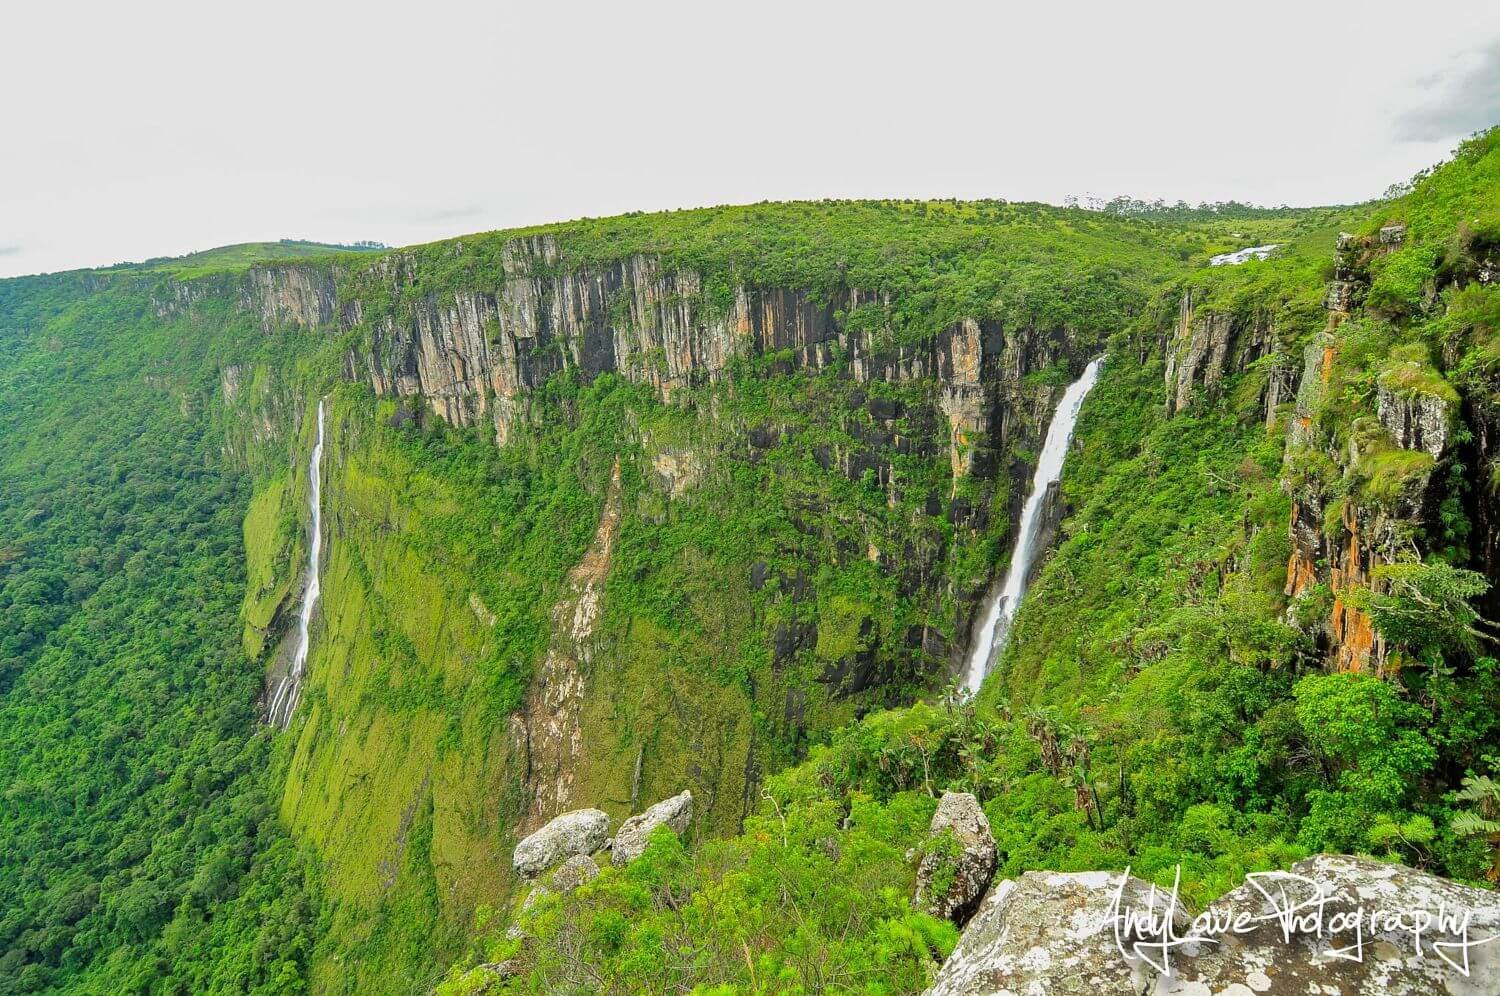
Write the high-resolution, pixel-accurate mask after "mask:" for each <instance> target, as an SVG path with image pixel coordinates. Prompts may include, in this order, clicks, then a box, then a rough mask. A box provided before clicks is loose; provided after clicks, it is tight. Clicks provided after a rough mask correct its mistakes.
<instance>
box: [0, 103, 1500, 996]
mask: <svg viewBox="0 0 1500 996" xmlns="http://www.w3.org/2000/svg"><path fill="white" fill-rule="evenodd" d="M1497 192H1500V136H1497V133H1494V132H1491V133H1487V134H1486V135H1483V136H1480V137H1477V138H1476V139H1474V140H1472V141H1471V142H1470V143H1466V144H1465V145H1464V146H1463V147H1461V148H1460V149H1459V150H1458V151H1457V152H1456V153H1455V155H1454V157H1453V159H1452V160H1451V161H1450V162H1448V163H1445V164H1444V165H1443V166H1441V167H1440V168H1438V169H1435V170H1433V171H1431V172H1430V173H1428V174H1425V175H1423V176H1421V177H1419V178H1418V180H1417V182H1416V183H1415V184H1414V185H1413V187H1412V189H1411V190H1410V191H1408V192H1406V193H1402V194H1400V195H1397V196H1393V197H1392V198H1390V199H1385V200H1380V201H1374V202H1369V203H1365V204H1359V205H1352V206H1342V207H1328V208H1307V209H1260V208H1247V207H1245V206H1243V205H1237V206H1229V207H1225V206H1222V205H1221V206H1217V207H1212V206H1209V207H1204V208H1202V209H1199V210H1191V211H1189V210H1185V209H1182V208H1173V209H1170V210H1168V209H1165V208H1162V209H1159V210H1156V209H1148V210H1144V212H1142V211H1141V210H1139V209H1133V210H1134V211H1135V213H1131V214H1127V213H1119V212H1114V211H1110V210H1086V209H1080V208H1056V207H1050V206H1047V205H1040V204H1021V203H1008V202H1003V201H974V202H968V201H824V202H806V203H792V204H757V205H748V206H744V207H727V208H714V209H700V210H692V211H678V212H669V213H663V214H638V215H630V216H622V217H616V218H604V219H590V220H581V221H575V222H568V223H561V224H556V225H547V226H539V227H536V228H531V229H524V230H517V231H509V232H496V233H487V234H478V235H469V236H463V237H461V238H454V239H449V240H446V241H441V242H436V243H432V244H429V245H422V246H414V247H410V248H403V249H394V250H386V249H378V248H366V249H360V250H357V251H356V250H354V249H351V248H349V247H317V246H309V245H307V244H299V249H298V254H297V256H296V258H289V257H288V256H287V255H286V254H285V253H286V250H285V247H279V246H278V245H277V244H274V243H273V244H268V245H264V246H249V247H246V246H240V247H228V248H226V249H225V250H216V251H210V252H207V253H203V254H196V255H195V256H193V257H190V258H185V259H181V260H161V261H153V262H152V263H149V264H139V265H129V266H120V267H114V268H109V269H104V270H89V271H78V272H73V273H65V274H56V275H52V276H47V277H27V278H19V279H15V280H5V281H0V398H3V399H4V400H5V401H6V402H7V403H5V404H0V485H3V486H0V607H3V608H4V615H3V623H0V759H3V760H4V762H5V766H4V769H3V770H4V771H5V774H4V775H3V776H0V839H3V840H4V841H6V842H7V844H8V845H9V844H13V845H14V846H7V847H5V848H0V909H4V910H5V913H4V915H3V917H0V994H8V993H12V992H16V993H20V992H28V993H29V992H37V991H56V992H134V991H151V992H157V991H159V992H213V991H236V992H239V991H254V992H261V993H294V992H319V993H340V992H360V993H363V992H373V993H380V992H391V993H406V992H432V991H437V992H440V993H442V994H444V996H450V994H452V996H459V994H475V993H481V992H504V991H514V992H619V993H627V992H640V991H691V990H692V989H693V988H694V987H701V990H700V991H704V992H734V991H796V990H800V991H848V990H860V989H866V990H868V989H870V988H871V987H874V986H876V985H877V984H878V986H880V987H884V991H890V992H921V991H924V990H926V989H928V988H929V987H933V986H936V987H937V991H942V992H972V991H993V990H994V988H995V987H997V986H999V985H1000V983H999V982H996V981H995V980H996V979H1006V980H1008V981H1013V982H1016V983H1017V985H1021V984H1027V985H1029V984H1033V983H1035V985H1036V986H1038V987H1041V988H1042V989H1044V990H1045V989H1047V988H1048V986H1052V987H1053V991H1064V990H1063V989H1061V988H1060V987H1061V986H1062V984H1063V983H1062V982H1059V981H1058V979H1057V978H1056V977H1054V976H1048V975H1046V973H1045V972H1042V971H1041V970H1040V969H1039V970H1038V973H1034V974H1033V975H1030V976H1026V977H1025V978H1022V977H1021V976H1013V977H1012V976H1005V974H1004V973H1005V972H1007V971H1010V970H1009V969H1008V968H1005V966H1007V965H1011V964H1012V963H1013V962H1014V963H1019V962H1018V961H1017V959H1018V958H1020V957H1021V956H1022V955H1024V954H1025V951H1020V952H1019V954H1018V952H1017V950H1016V949H1015V948H1013V947H1006V946H1005V945H1006V943H1008V942H1002V941H1000V940H998V939H999V938H1001V937H1002V936H1004V935H1003V931H1004V930H1005V928H1006V925H1007V924H1010V925H1013V926H1015V927H1016V928H1017V930H1019V926H1020V925H1021V924H1023V923H1032V924H1040V925H1043V926H1038V927H1037V933H1036V935H1035V939H1036V940H1037V942H1038V944H1039V945H1042V946H1043V947H1044V948H1045V949H1046V950H1047V951H1048V952H1049V957H1050V956H1051V955H1056V959H1055V962H1054V963H1055V964H1058V965H1061V964H1063V962H1064V960H1065V959H1067V958H1075V957H1076V958H1077V959H1081V960H1080V961H1076V962H1074V963H1072V964H1073V967H1074V968H1076V969H1077V970H1078V972H1077V973H1075V974H1078V976H1079V977H1080V978H1085V979H1087V978H1091V977H1093V976H1092V975H1091V974H1090V973H1094V974H1097V975H1098V977H1099V978H1101V979H1109V980H1112V981H1118V979H1119V978H1123V977H1124V976H1126V975H1129V973H1130V971H1132V969H1131V967H1130V966H1128V965H1127V966H1125V967H1124V968H1122V967H1120V966H1119V965H1117V964H1116V963H1115V962H1113V961H1110V962H1107V963H1106V962H1104V961H1102V960H1101V958H1102V957H1103V956H1102V955H1100V954H1099V952H1098V951H1096V950H1095V948H1093V947H1090V946H1088V945H1084V946H1082V947H1077V948H1068V946H1067V944H1065V943H1064V941H1065V940H1066V938H1063V937H1062V935H1058V934H1056V933H1049V932H1048V928H1046V927H1045V925H1046V924H1053V923H1061V922H1064V921H1066V920H1067V918H1068V917H1070V916H1072V915H1073V914H1074V913H1078V912H1080V911H1082V912H1085V913H1088V915H1089V916H1093V915H1094V914H1095V913H1097V912H1098V911H1099V910H1100V909H1101V905H1100V900H1101V896H1102V895H1103V893H1102V889H1101V888H1100V883H1103V882H1105V881H1106V880H1118V875H1119V873H1120V872H1121V871H1122V870H1123V869H1124V868H1126V867H1127V866H1128V867H1130V868H1131V870H1132V874H1133V875H1134V876H1137V878H1138V879H1139V881H1140V883H1142V885H1141V889H1142V891H1144V890H1148V889H1149V885H1147V884H1146V883H1152V884H1160V885H1170V883H1171V882H1172V881H1173V879H1174V874H1175V870H1176V869H1177V868H1178V867H1180V868H1181V870H1182V881H1183V893H1182V897H1181V898H1182V902H1183V904H1184V907H1185V908H1193V909H1208V908H1214V909H1217V908H1220V904H1224V903H1230V904H1232V903H1236V902H1242V901H1244V900H1245V894H1243V893H1237V892H1236V890H1238V889H1240V888H1241V886H1242V885H1243V883H1244V880H1245V875H1246V874H1247V873H1248V872H1251V871H1260V870H1270V869H1289V868H1299V867H1300V868H1308V867H1312V868H1316V869H1319V870H1320V874H1321V873H1326V874H1328V875H1330V876H1334V877H1336V878H1337V881H1338V882H1339V883H1340V888H1345V887H1347V888H1351V889H1355V890H1356V891H1357V890H1358V889H1360V888H1364V889H1377V890H1397V891H1398V892H1399V893H1400V895H1401V896H1402V897H1407V896H1409V895H1416V894H1420V895H1423V896H1440V895H1451V896H1454V897H1461V898H1462V899H1463V901H1464V902H1478V901H1479V900H1476V899H1475V898H1474V897H1475V896H1476V895H1477V896H1481V897H1483V896H1488V895H1493V893H1492V892H1488V891H1480V890H1481V889H1487V888H1488V885H1487V883H1493V882H1494V881H1496V880H1497V878H1500V875H1497V873H1496V870H1495V869H1496V868H1497V867H1500V865H1497V856H1496V851H1495V848H1494V846H1493V840H1492V838H1491V836H1490V831H1488V830H1486V829H1485V828H1486V827H1488V826H1489V825H1490V824H1491V823H1492V822H1493V821H1494V819H1495V818H1496V817H1495V808H1494V806H1495V800H1494V796H1493V792H1492V786H1493V781H1492V780H1491V779H1492V778H1493V776H1494V769H1495V764H1496V755H1497V753H1500V748H1497V746H1496V744H1497V735H1500V718H1497V717H1500V708H1497V707H1500V678H1497V674H1500V672H1497V670H1496V667H1495V664H1494V659H1493V646H1492V643H1491V642H1490V639H1489V635H1488V634H1489V629H1488V624H1487V623H1486V622H1485V621H1484V620H1485V616H1486V615H1487V614H1490V613H1491V612H1492V607H1493V605H1494V599H1495V595H1494V591H1493V589H1492V587H1491V584H1492V582H1493V580H1494V579H1495V577H1496V576H1497V574H1496V564H1497V562H1500V561H1497V557H1496V555H1495V548H1496V545H1497V544H1496V542H1495V536H1496V535H1497V533H1496V530H1495V528H1494V526H1495V523H1496V522H1500V506H1497V504H1496V501H1495V495H1494V489H1493V487H1492V486H1491V485H1492V483H1493V482H1492V478H1493V477H1494V473H1493V472H1494V470H1495V466H1496V464H1495V453H1494V440H1495V439H1496V438H1497V435H1496V431H1495V430H1496V427H1497V426H1500V421H1497V419H1496V417H1495V413H1496V412H1497V411H1500V404H1497V399H1500V366H1497V361H1496V357H1497V356H1500V345H1497V343H1500V339H1497V338H1496V337H1497V336H1500V319H1497V312H1496V294H1497V283H1496V279H1497V278H1496V274H1497V273H1500V234H1497V233H1500V221H1497V220H1496V219H1497V218H1500V214H1497V212H1500V203H1497V201H1496V198H1497V196H1500V193H1497ZM1148 207H1149V206H1148ZM1247 245H1249V246H1251V249H1249V250H1246V249H1244V248H1243V247H1244V246H1247ZM1268 247H1276V248H1275V251H1274V252H1270V253H1269V254H1263V253H1261V252H1259V250H1263V249H1267V248H1268ZM1262 256H1264V258H1262ZM1229 257H1234V258H1233V259H1232V260H1231V259H1229ZM1215 260H1219V261H1222V262H1225V263H1231V262H1232V264H1233V265H1215ZM1007 554H1008V560H1009V562H1008V564H1007ZM1002 565H1003V566H1004V567H1005V570H1004V571H1001V570H1000V568H1001V566H1002ZM1023 596H1024V598H1023ZM956 675H958V676H961V678H962V685H963V689H964V691H965V692H966V693H967V694H965V695H963V696H961V697H957V698H956V699H950V698H949V697H948V696H946V695H944V691H945V688H946V687H947V686H948V684H949V683H950V682H951V681H952V680H953V678H954V677H955V676H956ZM580 811H583V812H586V813H587V814H588V815H587V816H586V817H575V818H573V819H571V820H569V821H565V824H564V825H563V826H564V827H566V826H573V827H574V828H575V829H576V830H578V832H577V833H575V834H572V835H571V836H569V835H568V834H564V833H562V832H561V831H560V830H558V829H557V825H555V824H554V821H555V820H556V819H557V818H558V817H559V816H562V815H563V814H569V813H577V812H580ZM549 827H552V828H553V830H552V831H551V832H549V831H548V828H549ZM615 827H628V828H629V830H630V833H629V834H627V835H626V836H625V838H624V840H625V842H626V845H627V846H625V847H624V848H623V849H622V850H621V852H620V853H619V855H616V854H615V852H614V848H615V847H617V846H620V844H619V843H618V841H619V840H620V839H621V838H620V837H619V834H615V835H614V836H610V835H609V834H608V833H607V832H606V831H607V830H608V829H609V828H615ZM934 828H935V829H934ZM981 829H983V832H982V833H981ZM539 833H540V834H541V836H540V837H538V836H537V835H538V834H539ZM986 839H987V843H986ZM528 840H529V841H530V843H529V844H527V845H526V846H524V847H521V846H520V845H522V844H523V842H526V841H528ZM538 841H540V842H542V843H538ZM976 841H978V842H979V844H976V843H975V842H976ZM543 844H545V846H543ZM606 845H607V847H608V850H605V849H604V848H606ZM518 847H519V850H520V855H519V859H518V857H517V850H518ZM985 848H988V850H985ZM981 852H982V853H981ZM976 853H977V854H979V858H980V859H981V860H972V859H974V856H975V855H976ZM539 854H540V855H541V857H538V855H539ZM1347 854H1353V855H1363V857H1340V855H1347ZM617 857H618V860H616V858H617ZM554 859H555V860H554ZM1403 866H1406V867H1403ZM559 876H561V877H559ZM955 883H957V884H955ZM1131 888H1132V890H1134V888H1135V887H1134V886H1132V887H1131ZM955 889H957V890H958V891H959V892H962V893H963V894H962V895H959V894H958V893H957V892H955V891H954V890H955ZM1450 890H1451V891H1450ZM933 896H939V897H941V898H940V900H939V901H935V902H929V901H928V900H929V899H930V898H931V897H933ZM914 897H917V901H915V902H914ZM971 915H972V917H973V919H972V920H970V919H969V917H970V916H971ZM1101 922H1102V921H1101ZM1008 936H1010V937H1011V938H1013V939H1014V938H1017V937H1021V936H1022V935H1021V933H1018V932H1015V931H1013V932H1012V933H1011V934H1010V935H1008ZM1090 936H1091V937H1092V936H1093V935H1090ZM1065 949H1066V950H1065ZM1260 951H1261V948H1260V947H1256V948H1254V949H1251V950H1250V954H1249V955H1247V956H1246V957H1247V958H1249V957H1251V956H1254V957H1256V958H1258V957H1259V952H1260ZM1029 964H1030V963H1029V962H1028V965H1029ZM1287 964H1288V966H1290V967H1289V968H1288V972H1287V976H1286V977H1287V978H1288V979H1297V980H1298V981H1304V982H1305V981H1307V976H1306V971H1305V970H1306V969H1307V966H1308V965H1309V964H1313V962H1311V961H1308V960H1307V959H1303V960H1298V961H1296V962H1295V963H1293V962H1288V963H1287ZM1135 967H1136V968H1138V967H1139V966H1135ZM1262 967H1264V966H1261V965H1259V964H1256V965H1251V964H1249V962H1248V961H1245V962H1243V963H1242V962H1237V961H1233V960H1226V959H1217V960H1215V959H1205V960H1203V961H1202V962H1200V963H1199V968H1200V974H1201V979H1207V980H1210V981H1212V982H1213V984H1214V985H1217V986H1220V987H1221V988H1223V987H1227V986H1231V985H1233V984H1240V985H1249V982H1248V981H1246V980H1249V979H1250V978H1251V975H1252V974H1253V971H1259V970H1260V969H1261V968H1262ZM1315 967H1316V966H1315ZM1027 971H1030V968H1028V969H1027ZM1422 971H1423V972H1426V971H1427V970H1426V969H1425V968H1424V969H1422ZM1298 972H1301V973H1303V974H1302V975H1301V976H1298V975H1297V974H1296V973H1298ZM1121 973H1123V975H1122V974H1121ZM1274 974H1275V973H1271V975H1268V976H1267V978H1271V977H1272V976H1274ZM1072 977H1073V976H1072V975H1069V976H1068V978H1072ZM1255 978H1256V981H1257V982H1258V980H1259V977H1258V976H1257V977H1255ZM1411 978H1413V979H1418V978H1419V977H1418V976H1417V975H1412V976H1411ZM1433 978H1434V977H1433V976H1431V975H1430V973H1429V974H1426V975H1421V976H1420V978H1419V982H1420V984H1422V985H1427V984H1429V983H1431V984H1432V985H1437V984H1438V983H1435V982H1433V981H1432V980H1433ZM1064 981H1065V980H1064ZM1190 981H1191V980H1190ZM1200 981H1201V980H1200ZM1272 981H1275V980H1274V979H1272ZM1069 984H1071V983H1069ZM1153 984H1154V982H1153ZM1352 984H1353V983H1351V985H1352ZM1417 984H1418V982H1413V983H1412V985H1417ZM1442 984H1445V985H1446V984H1447V983H1446V982H1443V983H1442ZM1106 985H1107V984H1106V983H1098V984H1095V986H1094V991H1107V988H1104V987H1105V986H1106ZM1204 985H1208V983H1207V982H1204ZM985 986H990V989H989V990H986V989H985V988H984V987H985ZM1455 986H1456V984H1455ZM1185 991H1192V990H1185ZM1211 991H1212V990H1211ZM1235 991H1238V990H1235ZM1252 991H1259V990H1255V989H1254V988H1252ZM1270 991H1272V992H1275V991H1276V990H1275V989H1272V990H1270ZM1391 991H1400V990H1399V989H1392V990H1391ZM1454 991H1460V990H1459V989H1457V988H1455V989H1454Z"/></svg>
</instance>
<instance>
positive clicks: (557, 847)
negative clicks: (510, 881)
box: [511, 809, 609, 878]
mask: <svg viewBox="0 0 1500 996" xmlns="http://www.w3.org/2000/svg"><path fill="white" fill-rule="evenodd" d="M608 839H609V817H608V816H606V815H605V814H604V813H603V812H601V811H600V810H597V809H575V810H573V811H572V812H570V813H563V814H562V815H561V816H558V817H556V818H554V819H552V820H551V821H549V822H548V823H547V825H546V826H544V827H542V828H541V829H540V830H538V831H537V832H536V833H534V834H532V835H531V836H529V837H527V838H526V839H525V840H523V841H521V842H520V843H519V844H517V845H516V850H515V853H514V854H513V855H512V856H511V864H512V866H514V868H515V869H516V872H517V873H518V874H519V875H521V876H522V877H523V878H536V877H537V876H538V875H540V874H541V873H542V872H544V871H546V870H547V869H548V868H551V867H552V866H553V865H555V864H557V863H558V862H560V861H564V860H566V859H568V858H571V857H574V856H575V855H580V854H593V853H594V852H595V851H597V850H599V848H601V847H603V846H604V842H605V841H606V840H608Z"/></svg>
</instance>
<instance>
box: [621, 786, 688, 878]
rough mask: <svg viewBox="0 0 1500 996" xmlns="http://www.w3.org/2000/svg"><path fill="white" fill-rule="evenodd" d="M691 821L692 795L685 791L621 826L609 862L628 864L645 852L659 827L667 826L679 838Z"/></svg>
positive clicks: (664, 800)
mask: <svg viewBox="0 0 1500 996" xmlns="http://www.w3.org/2000/svg"><path fill="white" fill-rule="evenodd" d="M692 822H693V793H692V792H691V791H690V790H687V789H684V790H683V791H682V792H679V793H678V794H677V795H674V796H672V798H670V799H663V800H662V801H661V802H658V803H657V804H656V805H654V806H652V807H651V808H650V809H647V810H646V811H645V812H644V813H637V814H636V815H635V816H632V817H630V819H628V820H626V821H625V822H624V823H621V824H620V832H619V833H617V834H615V842H614V846H613V847H612V848H611V849H610V852H611V857H610V860H611V861H613V862H614V863H615V864H617V865H628V864H629V863H630V862H632V861H634V860H635V859H636V858H638V857H640V856H641V855H642V854H644V853H645V851H646V845H647V843H649V842H650V840H651V832H652V831H653V830H655V829H656V828H657V827H661V826H664V827H667V828H668V829H670V830H671V831H672V832H673V833H675V834H677V835H678V836H679V837H680V836H682V835H683V834H684V833H686V832H687V828H688V824H690V823H692Z"/></svg>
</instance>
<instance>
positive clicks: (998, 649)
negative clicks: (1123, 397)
mask: <svg viewBox="0 0 1500 996" xmlns="http://www.w3.org/2000/svg"><path fill="white" fill-rule="evenodd" d="M1103 362H1104V358H1103V357H1100V358H1099V359H1097V360H1094V361H1093V362H1091V363H1090V364H1089V365H1088V366H1087V367H1085V368H1084V371H1083V376H1081V377H1079V378H1078V379H1077V380H1076V381H1074V382H1073V383H1072V384H1070V385H1069V386H1068V389H1067V390H1066V391H1065V392H1063V396H1062V401H1060V402H1058V405H1057V413H1056V414H1055V415H1053V416H1052V424H1051V425H1050V426H1048V427H1047V441H1046V443H1045V444H1043V446H1042V455H1041V457H1040V458H1039V459H1038V460H1037V463H1036V474H1035V475H1034V476H1033V477H1032V479H1031V493H1030V494H1029V495H1027V496H1026V506H1025V508H1023V509H1022V510H1021V525H1020V530H1019V531H1018V532H1017V533H1016V546H1015V550H1014V551H1013V552H1012V553H1011V555H1010V570H1009V572H1008V573H1007V574H1006V575H1005V584H1003V585H1002V586H1001V587H1000V588H999V590H997V591H996V592H995V593H994V594H993V595H991V596H990V597H989V599H988V601H987V602H986V604H985V606H984V618H983V621H982V622H981V623H980V624H979V626H978V627H977V628H976V629H975V631H974V646H973V647H972V648H970V650H969V660H968V663H967V665H966V666H965V667H964V681H963V690H962V693H961V694H962V695H964V696H972V695H973V694H974V693H975V692H977V691H979V686H980V685H981V684H983V683H984V679H985V676H986V675H988V674H989V673H990V668H992V667H994V666H995V661H997V660H999V658H1000V654H1001V653H1002V652H1003V651H1004V650H1005V642H1006V640H1007V639H1008V638H1009V636H1010V623H1011V620H1012V619H1014V618H1015V617H1016V609H1017V608H1018V607H1019V606H1020V604H1021V598H1022V596H1024V595H1025V594H1026V579H1027V578H1028V577H1030V575H1031V568H1032V565H1033V564H1034V563H1035V562H1036V558H1037V554H1038V553H1039V552H1040V551H1038V550H1037V549H1036V542H1037V536H1038V534H1039V533H1040V532H1041V525H1042V502H1043V501H1044V500H1045V499H1046V497H1047V488H1048V486H1049V485H1051V484H1052V483H1053V482H1054V481H1056V480H1058V479H1059V478H1060V477H1062V469H1063V460H1064V459H1065V458H1066V457H1067V455H1068V444H1069V443H1070V442H1072V440H1073V427H1074V426H1075V425H1077V424H1078V410H1079V409H1080V408H1082V407H1083V399H1084V398H1085V397H1087V396H1088V393H1089V391H1090V389H1092V388H1093V386H1094V383H1095V382H1096V381H1097V380H1098V379H1099V365H1100V364H1101V363H1103Z"/></svg>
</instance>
